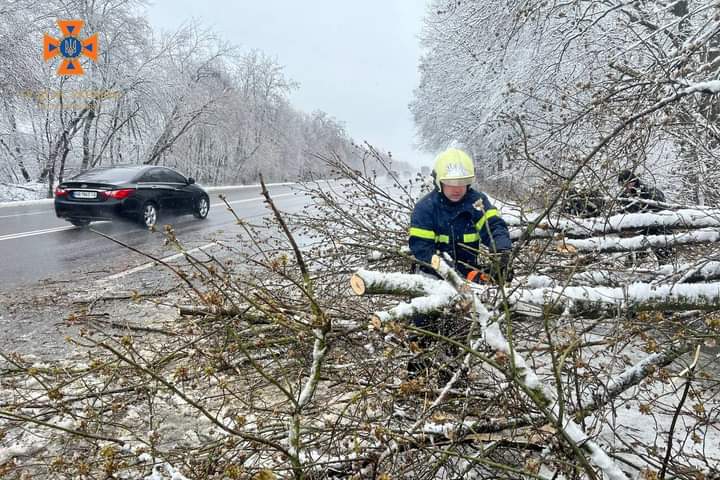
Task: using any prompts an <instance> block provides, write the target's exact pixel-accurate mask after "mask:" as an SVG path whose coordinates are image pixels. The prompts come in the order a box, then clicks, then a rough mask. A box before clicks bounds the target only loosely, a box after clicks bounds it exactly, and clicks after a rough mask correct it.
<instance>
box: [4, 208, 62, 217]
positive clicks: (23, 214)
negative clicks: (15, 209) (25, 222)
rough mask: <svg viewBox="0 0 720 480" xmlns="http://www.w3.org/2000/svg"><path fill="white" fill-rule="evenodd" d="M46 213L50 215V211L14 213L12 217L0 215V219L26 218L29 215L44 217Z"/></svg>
mask: <svg viewBox="0 0 720 480" xmlns="http://www.w3.org/2000/svg"><path fill="white" fill-rule="evenodd" d="M46 213H50V210H47V211H45V212H30V213H16V214H14V215H0V218H12V217H26V216H29V215H44V214H46Z"/></svg>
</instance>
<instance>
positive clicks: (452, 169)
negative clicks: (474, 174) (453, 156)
mask: <svg viewBox="0 0 720 480" xmlns="http://www.w3.org/2000/svg"><path fill="white" fill-rule="evenodd" d="M447 175H448V177H468V176H470V173H469V172H468V171H467V170H465V167H464V166H463V165H462V164H459V163H451V164H449V165H448V166H447Z"/></svg>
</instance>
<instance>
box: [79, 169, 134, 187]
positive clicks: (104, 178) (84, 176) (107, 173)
mask: <svg viewBox="0 0 720 480" xmlns="http://www.w3.org/2000/svg"><path fill="white" fill-rule="evenodd" d="M137 174H138V169H137V168H98V169H94V170H88V171H87V172H83V173H80V174H78V175H76V176H74V177H73V178H72V179H73V180H76V181H83V182H95V183H118V182H128V181H130V180H132V179H133V178H134V177H135V175H137Z"/></svg>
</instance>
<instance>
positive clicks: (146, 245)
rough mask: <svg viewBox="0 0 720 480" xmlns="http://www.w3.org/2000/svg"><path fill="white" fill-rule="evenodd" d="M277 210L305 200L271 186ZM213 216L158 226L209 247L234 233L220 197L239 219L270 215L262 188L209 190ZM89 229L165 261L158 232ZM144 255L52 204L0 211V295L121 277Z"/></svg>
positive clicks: (132, 226) (134, 227)
mask: <svg viewBox="0 0 720 480" xmlns="http://www.w3.org/2000/svg"><path fill="white" fill-rule="evenodd" d="M268 189H269V191H270V194H271V196H272V197H273V199H274V201H275V202H276V204H277V205H278V207H279V208H281V209H282V210H286V211H296V210H298V209H300V208H301V207H302V206H303V205H304V204H305V203H306V202H307V199H306V198H305V197H304V196H302V195H301V194H299V193H298V192H297V190H295V189H294V188H293V185H274V186H269V187H268ZM209 194H210V203H211V208H210V213H209V215H208V218H207V219H205V220H198V219H196V218H195V217H193V216H192V215H185V216H180V217H161V218H160V220H159V222H158V223H159V225H164V224H167V223H169V224H172V225H173V227H174V229H175V232H176V233H177V236H178V238H180V239H181V241H182V242H183V244H185V245H186V247H188V248H192V247H198V246H202V245H207V244H208V243H210V242H211V241H212V238H216V237H215V236H216V235H217V234H218V232H226V233H227V232H231V233H232V232H236V231H237V230H238V227H237V226H236V225H235V218H234V217H233V216H232V214H231V213H230V212H228V211H227V209H226V207H225V205H224V203H222V201H221V200H220V198H219V197H218V195H219V194H223V195H225V197H226V198H227V199H228V201H229V202H230V203H231V206H232V207H233V209H234V210H235V212H236V213H237V214H238V216H240V217H242V218H244V219H246V220H250V221H252V220H253V219H259V217H261V216H264V215H267V213H268V210H267V206H266V205H265V204H264V203H263V200H262V197H261V194H260V187H243V188H235V189H230V190H222V191H211V192H209ZM91 228H92V229H94V230H98V231H100V232H102V233H105V234H107V235H110V236H112V237H113V238H116V239H118V240H120V241H122V242H124V243H126V244H128V245H130V246H132V247H135V248H138V249H141V250H143V251H147V252H149V253H152V254H154V255H159V256H163V255H166V254H172V253H173V252H172V251H170V250H169V249H167V248H166V247H164V246H163V237H162V234H161V233H160V232H150V231H148V230H147V229H144V228H143V227H142V226H140V225H139V224H136V223H131V222H127V221H116V222H94V223H92V224H91ZM147 261H148V259H147V258H145V257H144V256H142V255H140V254H137V253H133V252H131V251H129V250H128V249H126V248H124V247H122V246H120V245H117V244H115V243H113V242H112V241H110V240H108V239H106V238H103V237H101V236H99V235H97V234H95V233H93V232H92V231H91V230H89V229H87V228H80V227H74V226H72V225H70V224H69V223H68V222H67V221H65V220H62V219H59V218H57V217H56V216H55V211H54V209H53V205H52V203H43V204H34V205H25V206H8V207H5V206H3V207H0V293H2V292H9V291H11V290H17V289H18V288H20V289H23V288H28V289H32V288H33V287H34V286H36V285H39V284H42V283H44V282H48V281H63V282H69V283H73V282H74V281H78V282H81V281H84V280H88V279H89V277H93V278H101V277H102V276H111V275H114V274H118V273H119V272H123V271H125V270H127V269H129V268H133V267H134V266H137V265H140V264H143V263H146V262H147Z"/></svg>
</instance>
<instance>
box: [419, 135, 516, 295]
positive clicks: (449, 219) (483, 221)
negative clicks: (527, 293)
mask: <svg viewBox="0 0 720 480" xmlns="http://www.w3.org/2000/svg"><path fill="white" fill-rule="evenodd" d="M433 176H434V178H435V188H434V189H433V191H432V192H430V193H428V194H427V195H425V196H424V197H423V198H422V199H420V201H418V203H417V204H416V205H415V209H414V210H413V213H412V216H411V218H410V232H409V233H410V236H409V240H408V243H409V246H410V251H411V252H412V254H413V255H414V256H415V258H416V259H417V260H420V261H421V262H423V263H424V264H427V263H430V260H431V258H432V256H433V255H434V254H436V253H438V252H439V253H448V254H449V255H450V257H451V259H452V261H453V267H454V268H455V269H456V270H457V271H458V272H459V273H460V274H461V275H463V276H464V277H465V278H466V279H468V280H470V281H478V279H479V278H480V276H479V275H478V271H479V270H480V269H481V266H480V265H479V262H478V254H479V248H480V244H481V243H482V244H483V245H484V246H485V247H487V248H488V250H489V251H490V252H491V253H494V254H496V257H495V259H494V260H495V261H493V262H491V263H493V264H494V265H493V270H492V272H491V275H492V276H493V278H494V279H495V281H496V282H498V283H500V282H504V281H507V280H509V279H510V278H509V277H511V271H510V269H509V260H510V257H509V251H510V249H511V248H512V243H511V241H510V234H509V232H508V229H507V224H506V223H505V221H504V220H503V219H502V218H500V215H499V213H498V211H497V209H496V208H495V207H494V206H493V205H492V204H491V203H490V200H488V198H487V196H486V195H485V194H484V193H481V192H478V191H477V190H474V189H473V188H472V187H471V186H470V184H471V183H472V182H473V180H474V179H475V167H474V165H473V161H472V159H471V158H470V156H469V155H468V154H466V153H465V152H463V151H462V150H458V149H455V148H451V149H448V150H446V151H444V152H443V153H441V154H440V155H438V157H437V158H436V159H435V166H434V168H433ZM421 270H422V271H424V272H427V273H431V274H433V273H434V272H433V271H432V269H431V268H429V267H427V266H426V265H423V266H422V267H421Z"/></svg>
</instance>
